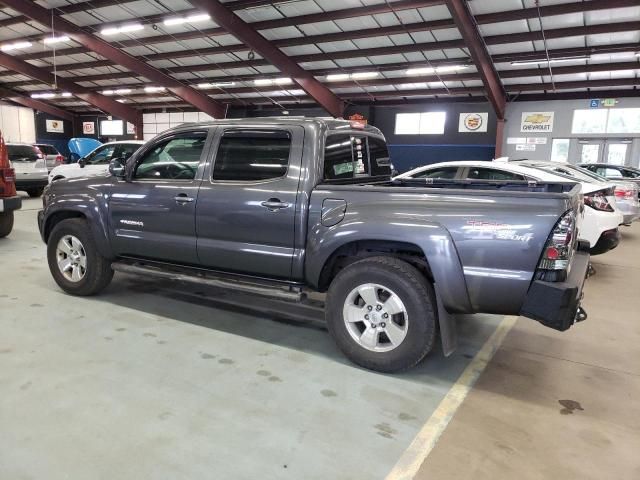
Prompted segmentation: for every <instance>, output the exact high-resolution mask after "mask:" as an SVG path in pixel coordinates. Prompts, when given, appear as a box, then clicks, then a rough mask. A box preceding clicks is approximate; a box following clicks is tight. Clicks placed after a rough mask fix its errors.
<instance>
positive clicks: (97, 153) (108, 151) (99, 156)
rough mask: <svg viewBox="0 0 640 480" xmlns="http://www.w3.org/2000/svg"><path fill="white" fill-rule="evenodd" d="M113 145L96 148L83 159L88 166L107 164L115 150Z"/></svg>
mask: <svg viewBox="0 0 640 480" xmlns="http://www.w3.org/2000/svg"><path fill="white" fill-rule="evenodd" d="M115 148H116V146H115V145H105V146H104V147H98V148H96V149H95V150H94V151H93V152H91V153H90V154H89V155H87V157H86V158H85V161H86V163H87V164H88V165H100V164H102V163H109V161H110V160H111V157H112V156H113V151H114V150H115Z"/></svg>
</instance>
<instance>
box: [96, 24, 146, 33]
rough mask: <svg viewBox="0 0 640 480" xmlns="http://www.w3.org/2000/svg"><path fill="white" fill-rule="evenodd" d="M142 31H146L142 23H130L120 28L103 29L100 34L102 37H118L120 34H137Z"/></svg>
mask: <svg viewBox="0 0 640 480" xmlns="http://www.w3.org/2000/svg"><path fill="white" fill-rule="evenodd" d="M142 29H144V25H142V24H141V23H128V24H126V25H120V26H119V27H107V28H103V29H102V30H101V31H100V33H101V34H102V35H116V34H118V33H127V32H136V31H138V30H142Z"/></svg>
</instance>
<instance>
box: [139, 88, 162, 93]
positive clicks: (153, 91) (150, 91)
mask: <svg viewBox="0 0 640 480" xmlns="http://www.w3.org/2000/svg"><path fill="white" fill-rule="evenodd" d="M165 90H166V88H165V87H144V91H145V92H147V93H156V92H164V91H165Z"/></svg>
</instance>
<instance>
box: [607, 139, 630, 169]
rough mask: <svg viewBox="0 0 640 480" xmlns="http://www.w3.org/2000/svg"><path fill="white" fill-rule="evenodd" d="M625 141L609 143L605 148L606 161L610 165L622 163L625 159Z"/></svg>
mask: <svg viewBox="0 0 640 480" xmlns="http://www.w3.org/2000/svg"><path fill="white" fill-rule="evenodd" d="M627 147H628V145H627V144H626V143H610V144H609V145H608V148H607V163H610V164H611V165H624V161H625V160H626V159H627Z"/></svg>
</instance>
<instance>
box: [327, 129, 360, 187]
mask: <svg viewBox="0 0 640 480" xmlns="http://www.w3.org/2000/svg"><path fill="white" fill-rule="evenodd" d="M354 170H355V168H354V165H353V148H352V142H351V136H350V135H328V136H327V142H326V145H325V148H324V178H325V179H326V180H335V179H339V178H353V176H354Z"/></svg>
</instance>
